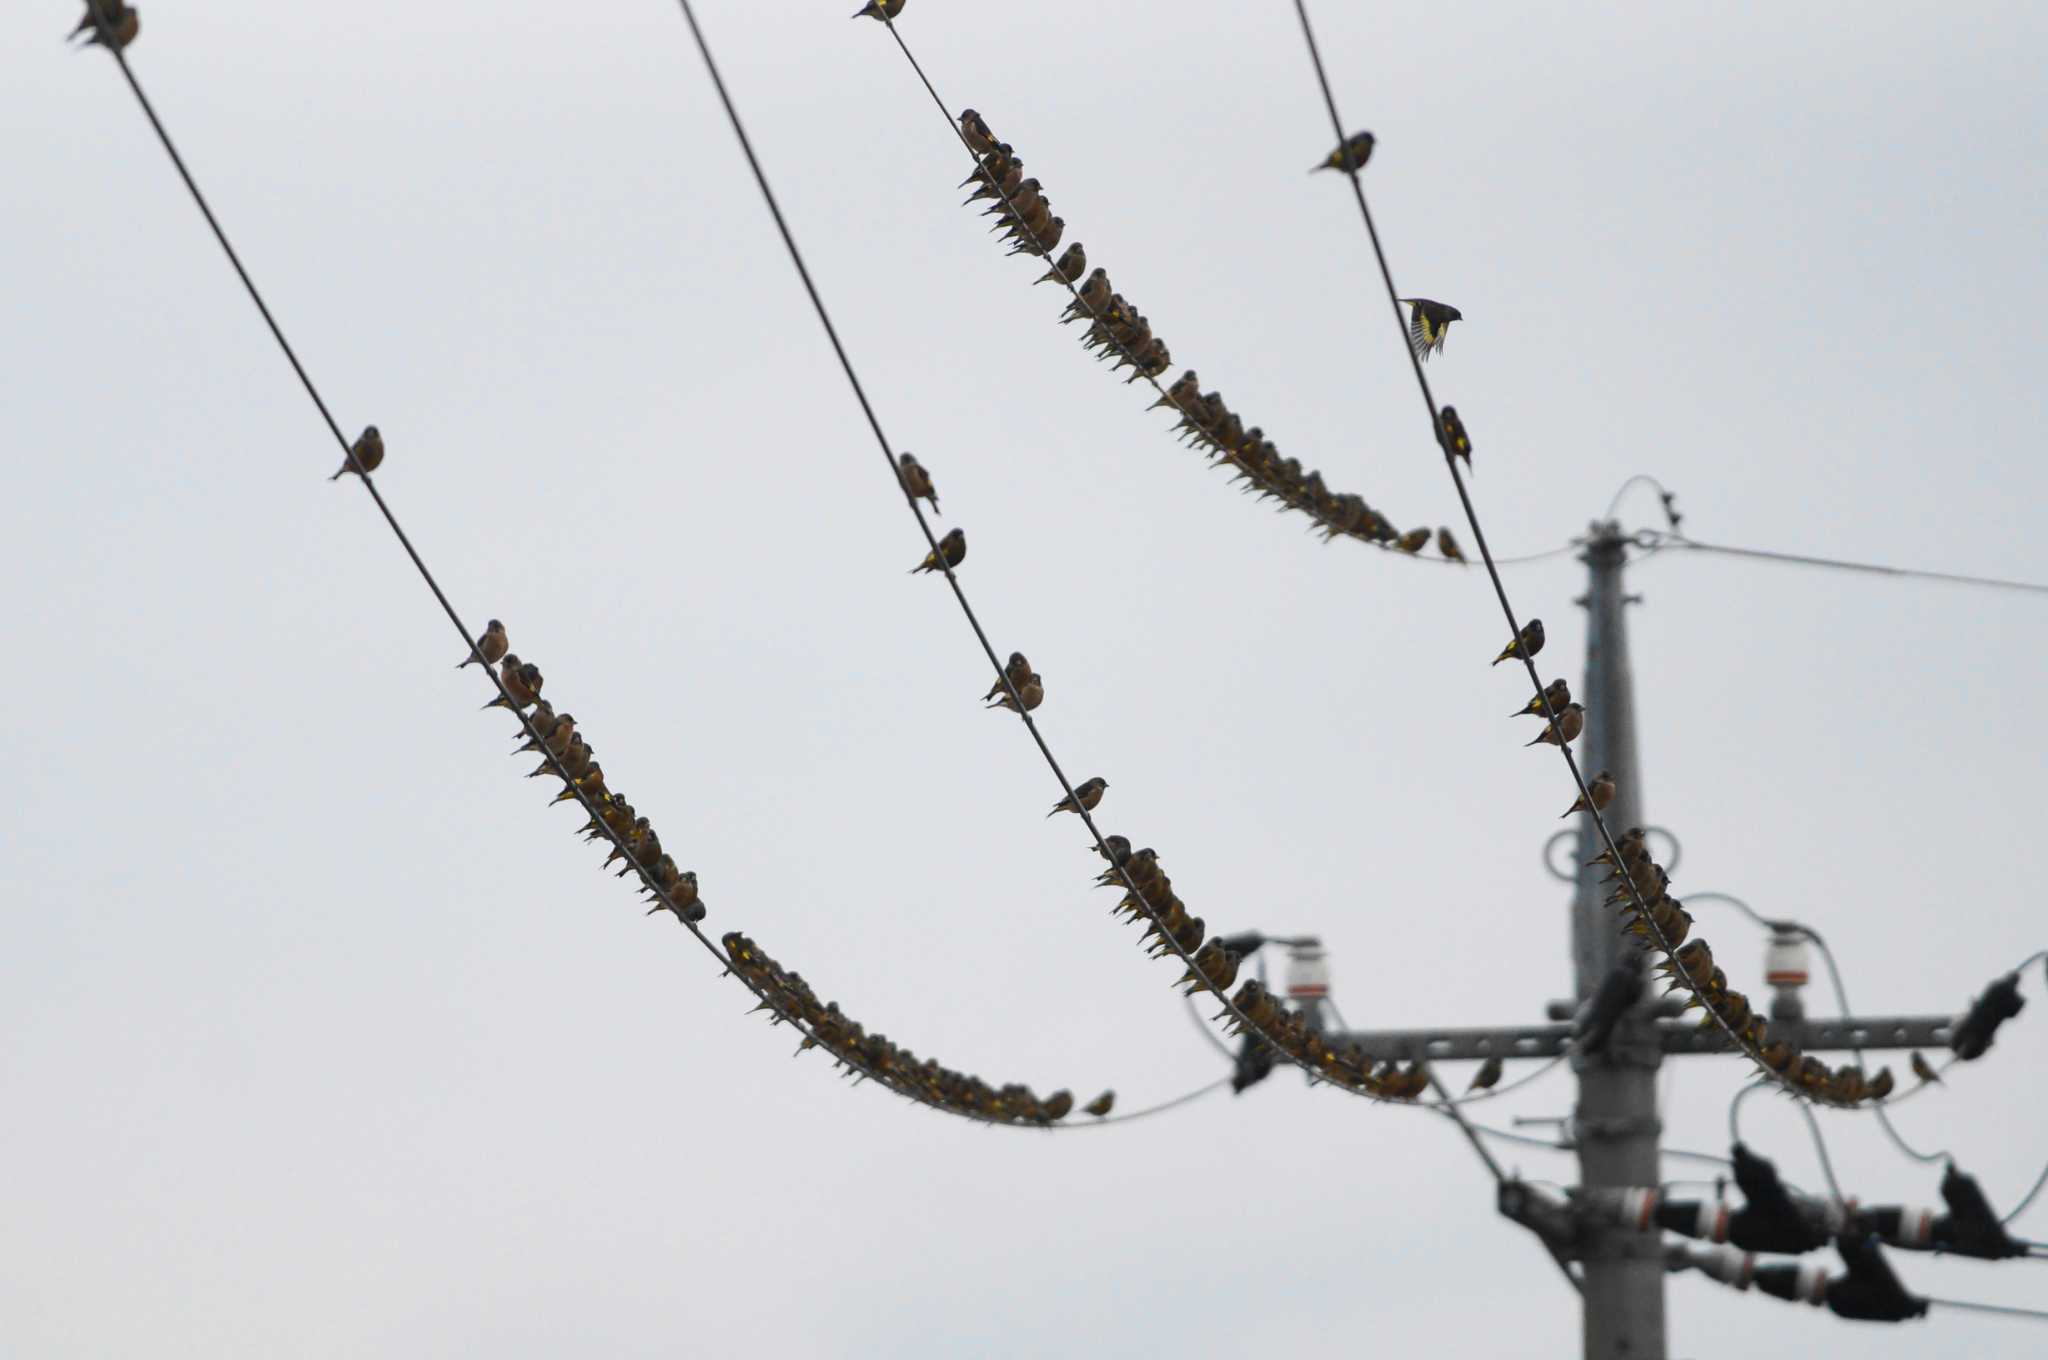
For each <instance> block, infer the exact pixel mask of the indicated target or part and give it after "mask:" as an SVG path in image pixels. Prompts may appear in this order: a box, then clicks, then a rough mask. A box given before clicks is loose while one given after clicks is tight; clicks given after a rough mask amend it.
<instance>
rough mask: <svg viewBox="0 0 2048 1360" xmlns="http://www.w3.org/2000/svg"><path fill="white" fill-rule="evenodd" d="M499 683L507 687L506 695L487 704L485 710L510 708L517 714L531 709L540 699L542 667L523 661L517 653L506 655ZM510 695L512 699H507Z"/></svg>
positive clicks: (499, 675)
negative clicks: (525, 709) (535, 701)
mask: <svg viewBox="0 0 2048 1360" xmlns="http://www.w3.org/2000/svg"><path fill="white" fill-rule="evenodd" d="M498 682H499V683H500V684H502V685H503V686H504V687H505V693H504V694H500V695H499V696H498V697H497V698H495V699H493V700H491V701H490V702H489V703H487V704H485V705H484V707H485V708H509V709H512V710H514V711H515V712H516V711H518V710H519V709H523V708H531V707H532V706H533V702H534V700H536V699H538V698H540V686H541V677H540V667H538V666H536V665H534V664H533V663H532V662H531V661H521V660H520V659H519V657H518V656H517V655H516V654H515V653H512V652H507V653H505V664H504V666H503V667H502V668H501V669H500V670H499V672H498ZM508 695H509V696H510V698H507V697H506V696H508Z"/></svg>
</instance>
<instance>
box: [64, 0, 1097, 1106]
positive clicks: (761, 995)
mask: <svg viewBox="0 0 2048 1360" xmlns="http://www.w3.org/2000/svg"><path fill="white" fill-rule="evenodd" d="M92 13H93V15H94V20H95V23H96V24H97V26H98V30H99V33H100V36H101V38H102V40H103V41H104V43H105V45H106V48H107V51H108V52H109V54H110V55H112V57H113V58H114V61H115V64H116V65H118V66H119V67H120V68H121V74H122V76H123V77H125V78H126V80H127V82H128V88H129V89H130V90H132V91H134V93H135V99H136V102H137V103H139V104H140V105H141V106H142V111H143V113H144V114H145V115H146V116H147V117H148V119H149V125H150V126H151V127H152V128H154V129H155V130H156V135H157V140H158V141H160V142H161V143H163V148H164V151H165V152H166V153H168V154H169V156H170V158H171V164H172V165H173V166H174V167H176V169H177V171H178V177H179V178H180V179H182V180H183V181H184V182H185V188H186V190H187V191H188V192H189V193H190V194H191V195H192V201H193V202H194V203H195V204H196V205H198V208H199V211H200V213H201V215H202V216H204V217H205V218H206V224H207V226H209V227H210V228H212V229H213V236H214V239H215V240H216V241H218V242H219V243H220V248H221V250H222V251H223V252H224V253H225V254H226V255H227V257H228V263H229V264H231V265H233V266H234V269H235V274H236V276H237V277H238V278H240V279H241V281H242V287H243V288H244V289H246V290H247V292H248V294H249V300H250V301H251V302H254V303H255V304H256V310H257V311H258V312H260V313H261V314H262V316H263V322H264V324H265V325H266V326H268V327H269V328H270V334H271V337H272V338H273V339H274V340H276V341H277V345H278V348H279V349H280V350H282V351H283V352H284V356H285V358H286V359H287V360H288V361H289V362H290V363H291V366H292V371H293V372H294V373H296V374H297V375H298V378H299V382H300V383H301V385H303V386H304V387H305V389H306V395H307V396H309V397H311V398H312V400H313V405H314V407H315V408H316V409H318V411H319V412H320V418H321V419H322V420H324V421H325V422H326V424H327V428H328V430H329V432H330V433H332V434H333V435H334V438H335V442H336V443H338V444H340V445H341V448H342V453H343V455H344V457H346V458H347V460H348V465H349V467H350V468H351V469H353V470H354V471H355V472H356V473H357V474H358V476H359V478H360V480H361V481H362V484H363V488H364V489H365V490H367V491H368V492H369V493H370V498H371V500H373V501H375V502H376V505H377V509H378V511H379V512H380V513H382V514H383V516H384V522H385V523H386V524H388V525H389V526H390V528H391V532H392V533H393V534H394V535H395V536H396V537H397V539H398V541H399V543H400V545H401V546H403V547H404V549H405V552H406V556H408V557H410V558H411V559H412V564H413V567H414V568H415V569H416V570H417V571H418V572H419V574H420V578H421V579H422V580H423V581H425V582H426V583H427V588H428V589H429V590H431V591H432V592H433V594H434V599H435V600H436V601H437V602H438V603H439V604H440V606H441V609H442V612H443V613H445V614H447V616H448V621H449V622H450V623H451V624H453V625H454V626H455V631H456V632H457V633H458V634H460V635H461V637H462V641H463V645H464V646H465V647H466V648H468V653H467V654H468V655H470V656H475V655H476V654H477V645H476V638H475V637H474V636H473V635H472V634H471V633H470V631H469V628H468V627H467V626H466V625H465V624H464V623H463V622H462V617H461V615H459V614H458V613H457V612H456V610H455V606H454V604H453V603H451V602H450V601H449V599H448V596H447V593H446V592H445V591H443V590H442V589H441V583H440V582H439V581H437V580H435V579H434V574H433V572H432V571H430V570H428V568H427V564H426V562H425V561H424V560H423V559H422V558H421V557H420V554H419V551H418V549H416V548H414V547H413V544H412V540H411V538H409V537H408V536H407V535H406V532H405V530H404V529H403V528H402V527H401V526H400V525H399V523H398V518H397V516H396V515H394V514H392V512H391V507H390V506H389V505H388V504H386V503H385V500H384V497H383V495H382V494H381V493H379V492H378V490H377V487H376V484H375V483H374V482H372V481H371V480H370V476H369V473H368V472H367V471H366V470H365V469H364V468H363V467H362V465H361V463H360V462H359V460H358V459H357V458H356V455H355V451H354V449H353V448H352V447H351V445H350V444H349V441H348V439H347V437H346V436H345V435H343V434H342V432H341V426H340V425H338V424H336V423H335V420H334V416H333V414H332V413H331V412H330V411H329V410H328V407H327V403H326V401H325V400H324V399H323V398H322V397H321V395H320V390H319V388H317V387H316V386H314V383H313V379H312V377H311V376H310V375H309V374H308V373H307V372H306V369H305V366H304V365H303V364H301V363H300V362H299V356H298V354H297V352H296V351H295V350H293V348H292V346H291V342H290V341H289V340H287V339H286V338H285V334H284V330H283V328H282V327H280V326H279V325H278V324H277V318H276V317H275V316H273V315H272V314H271V311H270V307H269V304H267V303H266V302H265V301H264V300H263V294H262V292H261V291H260V290H259V289H258V288H257V287H256V283H255V280H254V279H252V278H250V277H249V271H248V270H247V269H245V268H244V267H243V266H242V260H241V256H240V255H238V254H237V253H236V252H235V248H234V245H233V244H232V243H231V242H230V241H229V240H228V235H227V232H226V230H225V229H223V228H222V226H221V224H220V219H219V218H217V217H215V216H214V214H213V209H212V207H211V206H210V205H209V204H208V203H207V201H206V195H205V194H204V193H202V192H201V191H200V188H199V185H198V182H197V181H195V180H194V179H193V178H192V173H191V171H189V170H188V169H186V167H185V158H184V157H183V156H181V155H179V154H178V148H177V145H176V144H175V143H174V142H173V141H172V140H171V135H170V132H169V131H168V130H167V129H166V128H165V127H164V125H163V120H161V119H160V118H158V117H157V114H156V109H155V107H154V106H153V105H152V104H151V103H150V102H149V96H148V95H146V94H144V93H143V90H142V85H141V83H140V82H139V81H137V80H136V78H135V73H134V71H132V70H131V69H129V66H128V59H127V57H126V55H125V54H124V53H123V52H122V50H121V48H120V47H119V45H118V44H116V43H114V42H113V41H112V40H111V36H110V35H109V34H108V33H107V30H106V23H105V20H104V19H103V18H101V17H100V15H99V10H98V8H97V7H96V6H95V7H93V9H92ZM483 669H484V672H485V673H486V674H487V675H489V676H490V678H491V683H492V684H493V685H494V686H495V687H496V688H497V691H498V693H499V695H500V696H501V697H502V698H503V699H504V700H505V702H506V703H507V704H508V705H511V704H513V699H512V696H511V694H510V692H509V691H507V690H506V688H505V683H504V681H503V680H502V679H500V678H499V676H498V674H497V672H496V671H495V670H494V669H493V668H492V667H489V666H486V667H484V668H483ZM1012 693H1013V697H1014V691H1013V692H1012ZM508 711H509V712H511V713H512V714H513V716H515V717H517V718H518V719H519V725H520V726H521V727H523V728H524V729H525V730H526V734H527V736H528V737H529V738H530V739H531V740H532V742H533V744H534V745H535V747H537V748H538V749H539V750H540V752H541V755H542V756H543V758H544V759H545V760H546V762H547V763H548V765H550V766H551V767H553V770H554V773H555V774H556V775H557V776H558V777H559V778H560V779H561V780H562V781H563V783H564V784H565V785H566V786H567V787H568V789H569V791H570V792H571V793H573V794H575V796H576V801H577V802H578V803H579V804H581V805H582V807H583V809H584V811H585V812H587V813H588V814H589V815H590V817H591V819H592V820H593V821H594V822H596V823H597V826H598V829H599V830H601V831H603V832H604V834H605V836H606V838H607V839H609V840H610V841H611V842H612V844H613V845H614V846H615V847H616V848H617V849H618V851H619V853H620V855H621V856H622V857H624V859H625V861H626V863H627V864H628V865H629V866H630V867H631V868H632V870H633V872H634V873H636V874H638V875H639V878H640V881H641V883H643V884H644V885H645V886H646V887H647V889H648V890H649V891H650V892H652V893H653V894H654V895H655V900H656V901H657V902H659V903H660V904H661V906H663V907H665V908H667V909H668V911H669V913H670V914H671V915H673V916H674V917H675V919H676V921H677V923H678V924H680V925H682V926H683V928H684V929H686V930H688V931H689V932H690V934H691V935H692V936H693V937H694V938H695V939H696V941H697V943H698V944H700V945H702V946H703V947H704V949H705V950H706V951H707V952H708V953H709V954H710V955H711V956H712V957H713V958H714V959H716V960H718V962H719V963H720V964H721V965H722V966H724V967H725V968H726V969H727V971H728V972H731V973H732V976H734V977H735V978H737V979H738V980H739V981H740V983H741V985H743V986H744V987H746V988H747V990H748V991H750V992H752V993H753V994H754V995H755V997H756V998H757V999H759V1000H760V1001H762V1002H768V1003H770V1009H773V1010H775V1011H776V1013H777V1014H778V1015H781V1017H782V1018H783V1019H785V1020H787V1021H788V1022H789V1024H790V1025H791V1026H792V1027H793V1028H794V1029H796V1030H797V1031H798V1032H799V1033H801V1034H803V1035H805V1036H806V1037H807V1038H810V1039H813V1040H817V1041H818V1045H819V1047H821V1048H824V1049H825V1051H826V1052H828V1053H832V1054H833V1056H834V1057H835V1058H837V1059H838V1060H839V1061H841V1062H843V1063H845V1064H846V1065H847V1067H849V1068H850V1069H852V1070H854V1071H856V1072H858V1073H860V1074H861V1075H862V1076H864V1077H869V1078H872V1079H873V1080H874V1081H875V1082H876V1083H877V1084H878V1085H880V1086H882V1087H883V1088H884V1089H887V1090H889V1091H893V1092H895V1093H896V1094H897V1095H900V1096H903V1097H905V1098H906V1099H910V1100H914V1101H917V1102H918V1103H919V1104H922V1105H927V1106H929V1107H931V1108H932V1109H935V1110H938V1111H940V1112H941V1113H944V1114H950V1115H953V1116H955V1117H957V1118H961V1119H968V1120H972V1121H975V1122H978V1123H985V1124H993V1125H996V1126H998V1127H1003V1128H1019V1127H1022V1128H1032V1127H1036V1126H1034V1125H1017V1124H1012V1123H1009V1122H1007V1121H1001V1120H994V1119H990V1118H988V1117H986V1116H983V1115H978V1114H975V1113H973V1112H972V1111H967V1110H961V1109H956V1108H953V1107H951V1106H948V1105H944V1104H941V1103H940V1102H938V1101H936V1100H934V1099H932V1098H931V1097H929V1096H928V1095H926V1094H925V1093H924V1092H923V1091H922V1090H921V1089H920V1088H918V1087H915V1086H907V1085H902V1084H899V1083H897V1082H895V1081H893V1080H891V1079H890V1078H889V1077H887V1076H885V1075H883V1074H882V1073H879V1072H877V1071H875V1070H874V1069H873V1068H871V1067H869V1066H867V1064H865V1063H864V1062H861V1061H858V1060H857V1059H855V1058H853V1057H849V1056H848V1055H846V1054H842V1053H839V1052H836V1051H834V1050H833V1049H832V1047H831V1046H830V1045H828V1044H825V1043H824V1042H823V1041H822V1040H818V1036H817V1035H816V1034H815V1033H813V1032H812V1030H811V1029H810V1028H809V1027H808V1026H806V1025H804V1024H803V1023H801V1022H800V1021H799V1020H797V1019H796V1018H795V1017H793V1016H790V1015H787V1014H784V1013H783V1012H782V1011H781V1008H780V1007H778V1006H774V1005H773V1004H772V1002H771V998H770V997H769V994H768V993H767V992H766V991H765V990H764V989H762V988H759V987H756V986H755V985H754V984H753V982H752V980H750V979H749V978H748V977H746V976H745V975H744V974H742V973H739V972H737V971H735V970H733V968H732V960H731V959H730V958H728V957H727V956H726V953H725V951H724V950H723V949H721V948H720V947H719V946H718V945H717V944H715V943H713V942H712V940H711V939H710V938H709V937H707V936H706V935H705V934H704V932H703V931H701V930H699V929H698V928H697V925H696V923H695V922H692V921H689V920H686V919H685V918H684V915H683V910H682V908H681V907H680V906H679V905H678V904H677V903H676V901H675V899H674V897H673V896H671V895H670V893H669V891H668V890H667V889H665V888H663V887H661V886H660V885H659V884H658V883H656V882H655V881H654V879H653V877H652V876H651V875H650V874H649V873H648V871H647V867H646V866H645V865H644V864H642V863H641V862H640V859H639V857H638V856H637V855H635V854H634V852H633V850H632V848H631V847H630V846H628V845H627V844H626V842H625V840H624V839H623V838H622V837H621V835H620V834H619V833H618V832H616V831H614V830H613V829H612V828H611V827H609V826H608V825H606V824H605V821H604V819H603V818H602V817H601V816H599V815H598V808H597V806H596V804H594V803H593V802H592V801H591V800H590V797H589V795H588V794H586V793H585V792H584V790H583V789H582V788H580V787H579V786H578V785H577V783H576V781H575V780H574V779H572V778H570V776H569V773H568V771H567V770H565V769H564V768H563V767H562V764H561V761H560V759H559V758H558V757H557V756H556V755H555V754H554V753H553V752H552V751H551V750H549V749H548V746H547V743H546V742H544V741H542V740H541V736H540V733H539V732H538V731H537V730H535V728H534V726H533V722H532V720H531V719H530V718H529V717H528V716H527V714H526V713H525V712H523V711H522V710H521V709H519V708H518V707H516V706H514V707H510V708H509V709H508ZM1065 1127H1069V1126H1061V1128H1062V1129H1064V1128H1065ZM1071 1127H1074V1128H1082V1127H1085V1126H1084V1125H1078V1124H1077V1125H1072V1126H1071Z"/></svg>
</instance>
